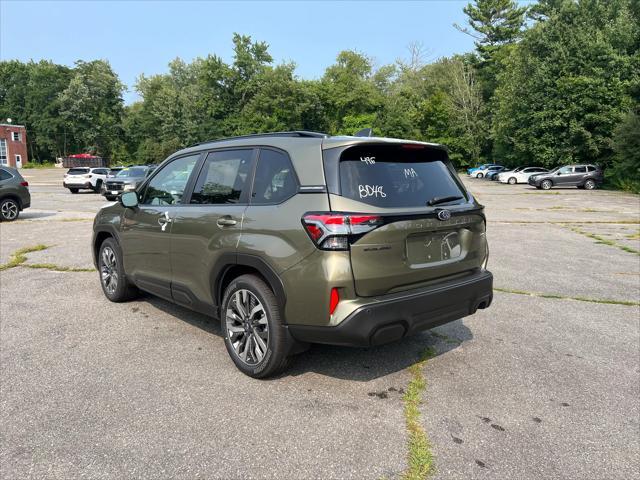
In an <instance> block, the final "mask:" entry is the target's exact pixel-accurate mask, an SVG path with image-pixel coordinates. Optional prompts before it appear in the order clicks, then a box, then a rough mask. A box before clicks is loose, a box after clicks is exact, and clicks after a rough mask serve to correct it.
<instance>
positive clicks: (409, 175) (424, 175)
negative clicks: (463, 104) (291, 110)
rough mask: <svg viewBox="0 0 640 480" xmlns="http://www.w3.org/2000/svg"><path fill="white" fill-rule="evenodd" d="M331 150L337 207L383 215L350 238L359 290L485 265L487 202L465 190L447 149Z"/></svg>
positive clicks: (416, 282) (460, 273) (377, 291)
mask: <svg viewBox="0 0 640 480" xmlns="http://www.w3.org/2000/svg"><path fill="white" fill-rule="evenodd" d="M326 154H327V152H326V151H325V159H326V158H327V155H326ZM329 157H333V158H334V159H335V160H334V162H333V167H330V166H329V165H328V164H327V162H326V160H325V169H327V167H329V168H337V170H338V172H337V174H338V180H337V184H336V185H334V186H333V188H332V187H331V185H330V188H329V190H330V203H331V210H332V211H333V212H354V213H364V214H369V215H379V216H380V221H379V222H376V223H377V226H376V228H373V229H371V230H370V231H367V232H366V233H364V234H362V235H361V236H355V237H353V238H352V239H351V242H350V247H349V248H350V251H351V266H352V272H353V277H354V283H355V289H356V293H357V294H358V295H359V296H374V295H383V294H387V293H393V292H397V291H404V290H409V289H412V288H419V287H422V286H427V285H429V284H432V283H435V282H438V281H441V280H443V279H450V278H454V277H464V276H465V275H468V274H471V273H472V272H473V271H474V270H476V269H477V268H479V267H481V266H482V264H483V262H484V260H485V257H486V255H487V248H486V239H485V219H484V215H483V213H482V207H480V206H479V205H478V204H477V203H476V202H475V200H474V199H473V198H472V197H471V196H470V195H469V194H468V193H467V192H466V190H465V188H464V186H463V185H462V183H461V182H460V180H459V179H458V177H457V175H456V173H455V171H454V170H453V168H452V166H451V163H450V162H449V160H448V157H447V154H446V151H445V150H444V149H441V148H438V147H435V146H429V145H424V144H415V143H409V144H375V143H372V144H358V145H354V146H351V147H346V148H341V149H340V152H339V153H337V152H333V154H329ZM327 173H328V177H329V176H330V174H329V172H327ZM328 183H329V184H330V182H328ZM332 190H333V191H332ZM370 223H371V224H373V223H374V222H370Z"/></svg>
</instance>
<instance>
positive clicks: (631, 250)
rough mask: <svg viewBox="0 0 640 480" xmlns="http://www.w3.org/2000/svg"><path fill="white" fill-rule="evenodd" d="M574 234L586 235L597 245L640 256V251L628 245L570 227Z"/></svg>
mask: <svg viewBox="0 0 640 480" xmlns="http://www.w3.org/2000/svg"><path fill="white" fill-rule="evenodd" d="M570 229H571V231H572V232H575V233H579V234H580V235H584V236H585V237H588V238H592V239H593V240H596V243H600V244H602V245H609V246H610V247H616V248H619V249H620V250H622V251H624V252H628V253H634V254H636V255H640V250H636V249H635V248H631V247H627V246H626V245H620V244H619V243H616V242H614V241H612V240H609V239H608V238H604V237H602V236H600V235H596V234H595V233H589V232H585V231H584V230H580V229H579V228H575V227H570Z"/></svg>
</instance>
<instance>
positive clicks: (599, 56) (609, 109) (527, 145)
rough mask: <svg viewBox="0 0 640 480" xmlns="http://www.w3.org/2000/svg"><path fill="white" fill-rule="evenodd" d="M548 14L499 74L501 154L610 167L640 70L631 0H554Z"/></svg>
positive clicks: (552, 163) (497, 131)
mask: <svg viewBox="0 0 640 480" xmlns="http://www.w3.org/2000/svg"><path fill="white" fill-rule="evenodd" d="M549 3H550V2H547V7H548V4H549ZM545 14H546V15H547V16H546V17H545V19H544V20H543V21H539V22H538V23H536V24H535V25H534V26H533V27H532V28H530V29H529V30H527V32H526V33H525V35H524V37H523V40H522V41H521V42H520V43H519V44H518V45H517V47H516V48H515V49H514V51H513V52H512V54H511V56H510V58H509V60H508V63H507V68H506V69H505V71H504V72H503V73H502V74H501V76H500V77H499V80H500V87H499V88H498V89H497V90H496V98H497V105H498V109H497V110H498V111H497V114H496V117H495V122H494V132H495V133H494V134H495V137H496V141H497V144H496V146H497V148H496V153H497V154H500V155H503V156H504V158H506V160H507V161H511V162H513V163H515V162H518V163H537V164H542V165H545V166H555V165H558V164H562V163H570V162H595V163H600V164H602V165H603V166H607V165H608V164H609V163H610V160H611V156H612V143H611V138H612V134H613V130H614V128H615V127H616V125H617V124H618V123H619V122H620V119H621V117H622V115H623V113H624V112H626V111H627V110H628V109H629V107H630V104H631V102H630V96H629V89H630V87H631V85H633V84H634V82H637V79H638V75H639V74H640V71H639V66H640V62H639V59H640V57H639V56H638V50H637V38H638V35H639V34H640V32H639V30H638V23H637V22H635V21H634V18H633V16H632V14H631V12H630V10H629V1H628V0H611V1H604V0H584V1H581V2H577V3H576V2H572V1H564V2H561V3H557V4H556V3H555V2H554V8H547V9H546V10H545Z"/></svg>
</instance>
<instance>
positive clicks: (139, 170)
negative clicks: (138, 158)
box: [116, 167, 147, 177]
mask: <svg viewBox="0 0 640 480" xmlns="http://www.w3.org/2000/svg"><path fill="white" fill-rule="evenodd" d="M146 173H147V169H146V168H144V167H134V168H123V169H122V170H120V171H119V172H118V173H117V174H116V177H144V176H145V174H146Z"/></svg>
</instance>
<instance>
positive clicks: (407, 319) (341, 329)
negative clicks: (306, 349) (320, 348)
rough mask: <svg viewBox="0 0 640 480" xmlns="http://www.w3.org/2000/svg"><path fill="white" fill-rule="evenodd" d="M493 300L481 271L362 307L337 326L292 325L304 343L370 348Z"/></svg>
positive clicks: (490, 281) (486, 274)
mask: <svg viewBox="0 0 640 480" xmlns="http://www.w3.org/2000/svg"><path fill="white" fill-rule="evenodd" d="M492 299H493V275H492V274H491V272H488V271H486V270H479V271H478V272H476V273H474V274H473V275H471V276H470V277H465V278H464V279H463V280H453V281H450V282H447V283H444V284H439V285H437V286H433V287H430V288H428V289H423V290H420V291H419V292H416V291H413V292H403V293H402V294H394V295H388V296H387V297H386V298H382V299H380V300H379V301H377V302H375V303H371V304H368V305H363V306H361V307H359V308H358V309H357V310H355V311H354V312H353V313H352V314H351V315H349V316H348V317H347V318H346V319H345V320H344V321H342V322H341V323H340V324H339V325H337V326H335V327H317V326H308V325H291V324H289V325H288V327H289V332H290V333H291V335H292V336H293V337H294V338H295V339H296V340H299V341H301V342H309V343H326V344H331V345H345V346H359V347H367V346H372V345H382V344H384V343H389V342H393V341H395V340H398V339H400V338H403V337H406V336H408V335H413V334H414V333H417V332H420V331H422V330H427V329H430V328H434V327H437V326H438V325H442V324H445V323H448V322H452V321H454V320H458V319H459V318H462V317H466V316H467V315H472V314H473V313H475V312H476V310H477V309H478V308H487V307H488V306H489V305H490V304H491V301H492Z"/></svg>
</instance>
